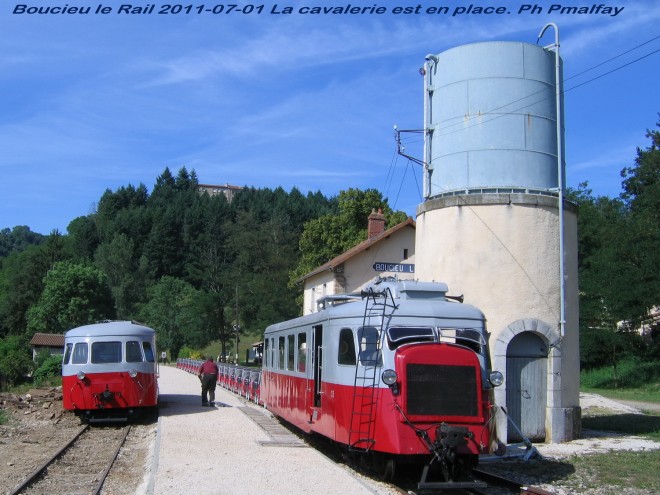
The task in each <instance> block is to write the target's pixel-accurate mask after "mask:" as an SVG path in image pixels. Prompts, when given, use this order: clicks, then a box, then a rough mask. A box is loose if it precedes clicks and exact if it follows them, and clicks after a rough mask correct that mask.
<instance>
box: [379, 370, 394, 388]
mask: <svg viewBox="0 0 660 495" xmlns="http://www.w3.org/2000/svg"><path fill="white" fill-rule="evenodd" d="M380 378H381V379H382V380H383V383H384V384H385V385H387V386H388V387H391V386H392V385H394V384H395V383H396V381H397V379H398V377H397V376H396V371H394V370H385V371H383V373H382V374H381V375H380Z"/></svg>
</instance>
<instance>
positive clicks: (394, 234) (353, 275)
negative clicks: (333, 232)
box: [298, 210, 415, 315]
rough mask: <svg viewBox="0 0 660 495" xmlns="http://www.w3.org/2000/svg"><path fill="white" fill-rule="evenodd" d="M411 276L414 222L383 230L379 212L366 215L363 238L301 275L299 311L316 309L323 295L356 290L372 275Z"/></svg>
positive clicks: (412, 270)
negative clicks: (302, 296)
mask: <svg viewBox="0 0 660 495" xmlns="http://www.w3.org/2000/svg"><path fill="white" fill-rule="evenodd" d="M377 276H381V277H388V276H397V277H398V278H399V279H401V280H406V279H408V280H413V279H414V278H415V221H414V220H413V219H412V218H408V219H407V220H406V221H404V222H401V223H400V224H398V225H395V226H394V227H392V228H390V229H387V230H385V216H384V215H383V213H382V211H380V210H379V211H378V212H376V211H373V212H372V213H371V215H369V226H368V228H367V239H366V240H365V241H363V242H361V243H360V244H358V245H357V246H354V247H353V248H351V249H349V250H348V251H346V252H345V253H342V254H340V255H339V256H337V257H335V258H333V259H331V260H330V261H328V262H327V263H324V264H323V265H321V266H319V267H318V268H316V269H315V270H312V271H311V272H309V273H308V274H306V275H304V276H303V277H301V278H300V279H298V282H302V283H303V293H304V302H303V314H305V315H307V314H311V313H315V312H316V311H318V308H317V301H318V300H319V299H321V298H323V297H325V296H331V295H335V294H350V293H353V292H359V291H360V290H361V289H363V288H364V287H365V286H366V285H367V284H368V283H369V282H372V281H373V280H374V278H375V277H377Z"/></svg>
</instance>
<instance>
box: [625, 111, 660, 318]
mask: <svg viewBox="0 0 660 495" xmlns="http://www.w3.org/2000/svg"><path fill="white" fill-rule="evenodd" d="M657 125H658V126H659V127H660V122H658V124H657ZM646 137H648V138H649V139H650V140H651V144H650V145H649V147H648V148H646V149H644V150H642V149H639V148H638V149H637V157H636V159H635V165H634V166H632V167H626V168H624V169H623V170H622V171H621V176H622V177H623V179H624V180H623V193H622V194H621V198H622V199H623V200H624V201H625V202H626V205H627V207H628V211H629V216H628V222H627V225H626V235H625V238H624V240H623V242H622V243H621V245H620V253H619V257H620V259H621V261H622V262H623V263H624V265H625V273H626V275H627V279H626V281H627V282H629V283H628V284H626V290H625V291H621V292H622V293H621V294H620V295H619V297H620V299H619V300H620V301H621V313H622V317H623V318H624V319H626V320H631V321H633V322H634V321H637V322H639V321H640V320H642V319H645V318H647V317H648V315H649V312H650V311H651V309H652V308H654V307H657V306H658V305H660V269H659V268H658V267H660V250H659V249H658V246H660V131H658V130H654V131H650V130H649V131H647V133H646Z"/></svg>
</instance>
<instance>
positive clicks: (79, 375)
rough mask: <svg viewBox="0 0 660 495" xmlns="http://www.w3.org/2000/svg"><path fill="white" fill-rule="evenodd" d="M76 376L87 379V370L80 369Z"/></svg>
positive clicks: (79, 378)
mask: <svg viewBox="0 0 660 495" xmlns="http://www.w3.org/2000/svg"><path fill="white" fill-rule="evenodd" d="M76 376H77V377H78V380H84V379H85V372H84V371H79V372H78V373H77V374H76Z"/></svg>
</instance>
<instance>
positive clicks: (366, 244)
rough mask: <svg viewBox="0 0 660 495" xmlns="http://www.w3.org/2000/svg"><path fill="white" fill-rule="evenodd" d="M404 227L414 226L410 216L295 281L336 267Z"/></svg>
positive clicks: (300, 280)
mask: <svg viewBox="0 0 660 495" xmlns="http://www.w3.org/2000/svg"><path fill="white" fill-rule="evenodd" d="M404 227H412V228H413V229H414V228H416V224H415V221H414V220H413V219H412V218H411V217H408V219H407V220H406V221H404V222H401V223H400V224H398V225H395V226H394V227H392V228H391V229H388V230H386V231H385V232H383V233H382V234H380V235H377V236H375V237H372V238H371V239H367V240H366V241H363V242H361V243H360V244H358V245H357V246H353V247H352V248H351V249H349V250H348V251H346V252H345V253H342V254H340V255H339V256H337V257H335V258H333V259H331V260H330V261H328V262H327V263H324V264H323V265H321V266H319V267H318V268H316V269H315V270H312V271H311V272H309V273H308V274H306V275H303V276H302V277H300V278H299V279H298V280H296V282H302V281H303V280H307V279H308V278H310V277H312V276H314V275H316V274H318V273H321V272H324V271H326V270H330V269H332V268H334V267H337V266H339V265H341V264H342V263H345V262H346V261H347V260H349V259H351V258H352V257H353V256H355V255H357V254H359V253H361V252H362V251H366V250H367V249H369V248H370V247H371V246H373V245H374V244H377V243H378V242H380V241H382V240H383V239H387V238H388V237H390V236H391V235H392V234H394V233H395V232H397V231H399V230H401V229H403V228H404Z"/></svg>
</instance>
